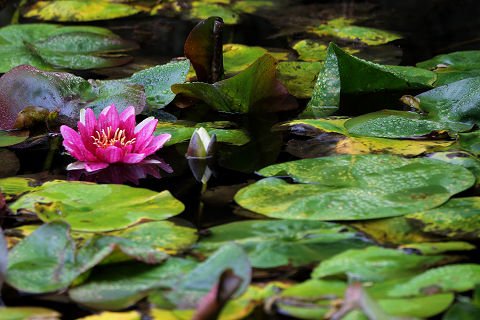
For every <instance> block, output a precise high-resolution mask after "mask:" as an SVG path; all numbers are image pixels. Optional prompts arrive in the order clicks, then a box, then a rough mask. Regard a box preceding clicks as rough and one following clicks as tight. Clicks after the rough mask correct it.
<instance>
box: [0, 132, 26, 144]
mask: <svg viewBox="0 0 480 320" xmlns="http://www.w3.org/2000/svg"><path fill="white" fill-rule="evenodd" d="M28 134H29V133H28V131H3V130H0V147H8V146H13V145H15V144H19V143H21V142H23V141H25V140H27V138H28Z"/></svg>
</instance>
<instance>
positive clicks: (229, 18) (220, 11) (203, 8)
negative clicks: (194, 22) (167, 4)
mask: <svg viewBox="0 0 480 320" xmlns="http://www.w3.org/2000/svg"><path fill="white" fill-rule="evenodd" d="M188 17H189V18H190V19H199V20H203V19H208V18H209V17H221V18H222V19H223V21H224V22H225V24H237V23H238V21H239V20H240V16H239V14H238V12H236V11H234V10H232V9H231V8H229V7H227V6H224V5H221V4H219V3H214V2H213V1H193V2H192V8H191V9H190V12H189V13H188Z"/></svg>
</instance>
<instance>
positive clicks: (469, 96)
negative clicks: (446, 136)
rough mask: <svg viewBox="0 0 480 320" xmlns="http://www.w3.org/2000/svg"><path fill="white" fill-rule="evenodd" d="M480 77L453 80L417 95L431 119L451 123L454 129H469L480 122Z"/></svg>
mask: <svg viewBox="0 0 480 320" xmlns="http://www.w3.org/2000/svg"><path fill="white" fill-rule="evenodd" d="M479 86H480V77H476V78H469V79H465V80H460V81H457V82H453V83H450V84H447V85H444V86H441V87H438V88H435V89H432V90H429V91H427V92H424V93H422V94H419V95H418V96H416V98H417V99H418V101H419V102H420V103H419V107H420V109H421V110H422V111H424V112H427V113H428V116H429V118H430V119H433V120H437V121H442V122H444V123H447V124H449V126H450V127H451V128H452V130H455V131H468V130H470V129H471V127H472V126H473V125H474V124H478V123H480V116H479V110H480V90H479V89H478V88H479Z"/></svg>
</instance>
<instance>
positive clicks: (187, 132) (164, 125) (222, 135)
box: [154, 121, 250, 146]
mask: <svg viewBox="0 0 480 320" xmlns="http://www.w3.org/2000/svg"><path fill="white" fill-rule="evenodd" d="M235 126H236V125H235V124H234V123H232V122H228V121H215V122H201V123H196V124H195V123H191V122H186V121H176V122H159V123H158V124H157V129H156V130H155V133H154V134H162V133H169V134H171V135H172V138H171V139H170V140H169V141H167V143H166V144H165V145H166V146H171V145H174V144H177V143H181V142H185V141H188V140H190V138H191V137H192V134H193V132H194V131H195V129H196V128H200V127H203V128H205V129H206V130H207V132H208V133H209V134H210V136H212V135H216V137H217V142H224V143H229V144H233V145H236V146H241V145H244V144H247V143H248V142H249V141H250V137H249V136H248V134H247V132H245V131H244V130H242V129H236V128H235ZM230 127H232V128H231V129H230Z"/></svg>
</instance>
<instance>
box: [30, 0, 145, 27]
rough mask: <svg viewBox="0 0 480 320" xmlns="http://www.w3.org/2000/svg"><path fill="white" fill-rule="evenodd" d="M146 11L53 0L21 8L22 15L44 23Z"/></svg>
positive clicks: (103, 1) (96, 1)
mask: <svg viewBox="0 0 480 320" xmlns="http://www.w3.org/2000/svg"><path fill="white" fill-rule="evenodd" d="M147 9H148V7H142V6H139V5H132V4H128V3H118V2H112V1H108V0H57V1H55V0H54V1H36V2H35V3H33V4H31V5H28V6H26V7H24V8H22V15H23V16H24V17H25V18H36V19H39V20H46V21H61V22H79V21H96V20H108V19H116V18H123V17H128V16H131V15H134V14H137V13H140V12H144V11H146V10H147Z"/></svg>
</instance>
